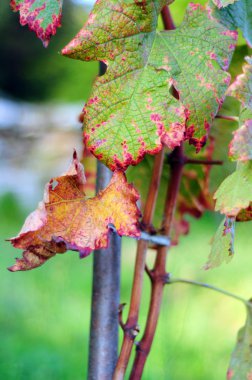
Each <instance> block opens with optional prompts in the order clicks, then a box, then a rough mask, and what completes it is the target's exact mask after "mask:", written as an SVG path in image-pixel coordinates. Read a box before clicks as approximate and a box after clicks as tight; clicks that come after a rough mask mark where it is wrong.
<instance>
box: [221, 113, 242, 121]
mask: <svg viewBox="0 0 252 380" xmlns="http://www.w3.org/2000/svg"><path fill="white" fill-rule="evenodd" d="M215 118H216V119H223V120H229V121H236V122H238V121H239V117H237V116H227V115H221V114H218V115H216V116H215Z"/></svg>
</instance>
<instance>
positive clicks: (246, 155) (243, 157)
mask: <svg viewBox="0 0 252 380" xmlns="http://www.w3.org/2000/svg"><path fill="white" fill-rule="evenodd" d="M229 155H230V157H231V158H232V159H233V160H236V161H237V160H238V161H248V160H252V119H250V120H246V121H245V124H244V125H242V126H241V127H240V128H239V129H237V131H235V132H234V137H233V140H232V141H231V143H230V146H229Z"/></svg>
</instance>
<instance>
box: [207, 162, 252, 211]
mask: <svg viewBox="0 0 252 380" xmlns="http://www.w3.org/2000/svg"><path fill="white" fill-rule="evenodd" d="M214 199H216V205H215V210H216V211H220V212H221V213H222V214H225V215H227V216H230V217H232V216H233V217H236V216H237V215H238V214H239V213H240V211H242V210H243V209H246V208H248V207H249V206H250V203H251V202H252V161H248V162H246V163H238V165H237V169H236V171H235V172H234V173H232V174H231V175H230V176H228V177H227V178H226V179H225V180H224V181H223V182H222V184H221V185H220V187H219V189H218V190H217V191H216V193H215V194H214Z"/></svg>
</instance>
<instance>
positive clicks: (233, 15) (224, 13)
mask: <svg viewBox="0 0 252 380" xmlns="http://www.w3.org/2000/svg"><path fill="white" fill-rule="evenodd" d="M214 2H215V4H216V5H217V6H218V4H217V3H220V2H223V3H224V1H223V0H215V1H214ZM225 3H226V5H227V2H226V1H225ZM229 3H230V5H229V6H227V7H226V8H222V9H217V8H216V10H215V12H214V16H215V17H218V18H219V20H220V21H221V22H222V23H223V24H224V25H226V27H228V28H230V29H231V28H235V29H237V28H240V29H241V31H242V34H243V36H244V38H245V39H246V40H247V42H248V44H249V46H251V45H252V3H251V0H239V1H235V3H234V4H232V3H231V1H229ZM218 7H219V6H218Z"/></svg>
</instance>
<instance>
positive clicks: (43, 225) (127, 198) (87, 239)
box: [9, 152, 140, 271]
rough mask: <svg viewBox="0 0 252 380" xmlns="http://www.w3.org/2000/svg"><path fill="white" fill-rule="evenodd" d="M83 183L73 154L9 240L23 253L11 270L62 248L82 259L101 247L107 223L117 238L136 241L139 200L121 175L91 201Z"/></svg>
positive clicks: (37, 262)
mask: <svg viewBox="0 0 252 380" xmlns="http://www.w3.org/2000/svg"><path fill="white" fill-rule="evenodd" d="M84 183H85V176H84V171H83V166H82V165H81V164H80V163H79V161H78V158H77V156H76V152H75V153H74V157H73V162H72V165H71V166H70V168H69V170H68V171H67V172H66V173H65V174H63V175H62V176H60V177H57V178H53V179H51V181H50V182H49V183H48V184H47V185H46V187H45V193H44V201H43V202H41V203H40V204H39V207H38V209H37V210H35V211H34V212H33V213H31V214H30V215H29V216H28V218H27V220H26V221H25V224H24V226H23V228H22V230H21V231H20V233H19V235H18V236H17V237H15V238H12V239H10V241H11V243H12V244H13V246H14V247H15V248H21V249H23V250H24V253H23V258H22V259H17V261H16V263H15V264H14V265H13V266H12V267H11V268H9V269H10V270H11V271H18V270H29V269H33V268H36V267H38V266H40V265H42V264H43V263H44V262H45V261H47V260H48V259H49V258H51V257H53V256H54V255H55V254H56V253H64V252H66V251H67V250H68V249H70V250H73V251H79V253H80V256H81V257H84V256H87V255H88V254H89V253H90V252H91V251H92V250H93V249H97V248H106V247H107V245H108V234H109V230H110V224H113V225H114V227H115V228H116V230H117V232H118V234H119V235H127V236H132V237H138V236H140V231H139V229H138V218H139V217H140V212H139V210H138V208H137V206H136V201H137V200H138V198H139V196H138V193H137V191H136V190H135V188H134V187H133V186H132V185H129V184H128V183H127V180H126V177H125V175H124V173H122V172H120V171H117V172H115V173H114V175H113V177H112V179H111V182H110V184H109V185H108V187H107V188H106V189H105V190H103V191H101V192H100V193H99V194H98V195H97V196H96V197H94V198H91V199H86V197H85V193H84Z"/></svg>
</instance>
